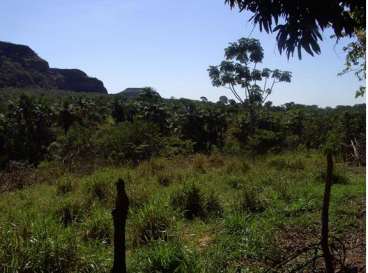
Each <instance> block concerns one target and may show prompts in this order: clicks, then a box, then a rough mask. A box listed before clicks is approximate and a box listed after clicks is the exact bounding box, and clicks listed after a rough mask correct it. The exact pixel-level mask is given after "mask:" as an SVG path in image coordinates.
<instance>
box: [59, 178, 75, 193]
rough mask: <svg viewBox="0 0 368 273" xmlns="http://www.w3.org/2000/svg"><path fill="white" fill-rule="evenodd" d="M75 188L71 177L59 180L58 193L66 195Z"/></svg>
mask: <svg viewBox="0 0 368 273" xmlns="http://www.w3.org/2000/svg"><path fill="white" fill-rule="evenodd" d="M72 190H73V185H72V181H71V179H70V178H64V179H61V180H59V181H58V182H57V184H56V193H57V194H58V195H64V194H67V193H68V192H71V191H72Z"/></svg>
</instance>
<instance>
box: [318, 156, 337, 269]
mask: <svg viewBox="0 0 368 273" xmlns="http://www.w3.org/2000/svg"><path fill="white" fill-rule="evenodd" d="M332 173H333V159H332V154H331V153H330V152H329V153H328V154H327V175H326V183H325V192H324V196H323V207H322V233H321V247H322V251H323V257H324V259H325V267H326V272H327V273H334V271H335V270H334V261H333V256H332V255H331V252H330V248H329V244H328V221H329V220H328V217H329V215H328V211H329V207H330V196H331V186H332Z"/></svg>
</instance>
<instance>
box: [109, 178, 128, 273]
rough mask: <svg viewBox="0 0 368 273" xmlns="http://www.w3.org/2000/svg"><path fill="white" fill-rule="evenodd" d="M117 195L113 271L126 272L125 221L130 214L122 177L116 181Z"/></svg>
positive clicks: (115, 272) (113, 212)
mask: <svg viewBox="0 0 368 273" xmlns="http://www.w3.org/2000/svg"><path fill="white" fill-rule="evenodd" d="M116 189H117V195H116V203H115V208H114V209H113V210H112V218H113V221H114V265H113V267H112V270H111V272H112V273H126V272H127V270H126V261H125V223H126V219H127V216H128V209H129V199H128V195H127V194H126V191H125V184H124V181H123V180H122V179H119V180H118V182H117V183H116Z"/></svg>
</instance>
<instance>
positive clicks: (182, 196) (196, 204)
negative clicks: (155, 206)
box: [170, 184, 206, 219]
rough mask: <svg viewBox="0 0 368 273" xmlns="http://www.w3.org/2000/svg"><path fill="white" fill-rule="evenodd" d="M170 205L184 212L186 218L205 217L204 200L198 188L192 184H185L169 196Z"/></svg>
mask: <svg viewBox="0 0 368 273" xmlns="http://www.w3.org/2000/svg"><path fill="white" fill-rule="evenodd" d="M170 203H171V205H172V206H173V208H175V209H178V210H179V211H180V212H181V213H183V214H184V217H185V218H186V219H193V218H195V217H205V215H206V209H205V205H206V200H205V197H204V195H203V194H202V193H201V191H200V190H199V188H198V187H197V186H195V185H194V184H191V185H185V186H184V187H183V188H182V189H180V190H179V191H177V192H175V193H174V194H173V195H172V196H171V201H170Z"/></svg>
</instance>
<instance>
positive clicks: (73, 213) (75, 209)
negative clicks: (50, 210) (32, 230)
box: [56, 198, 83, 227]
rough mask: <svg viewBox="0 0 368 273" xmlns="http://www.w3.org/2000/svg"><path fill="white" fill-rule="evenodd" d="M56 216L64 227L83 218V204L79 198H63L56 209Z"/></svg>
mask: <svg viewBox="0 0 368 273" xmlns="http://www.w3.org/2000/svg"><path fill="white" fill-rule="evenodd" d="M56 217H57V219H58V221H59V222H60V223H61V224H63V226H64V227H67V226H68V225H70V224H72V223H75V222H79V221H81V219H82V218H83V206H82V204H81V202H80V201H79V200H75V199H72V198H67V199H64V200H63V201H61V202H60V205H59V206H58V208H57V209H56Z"/></svg>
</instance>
